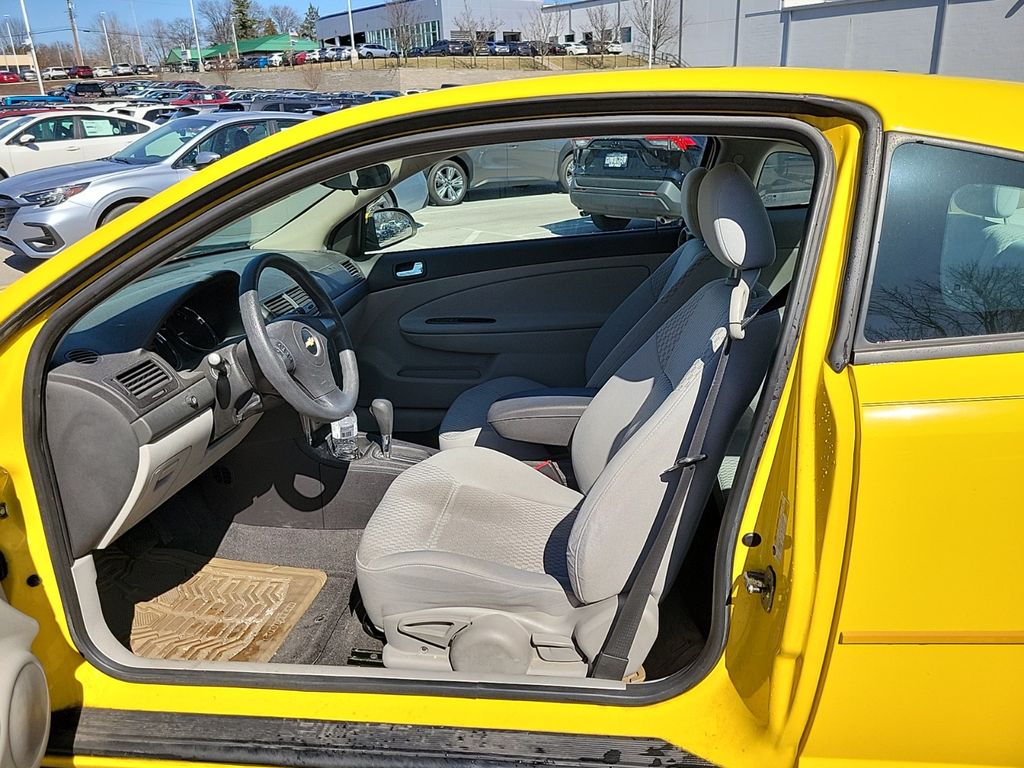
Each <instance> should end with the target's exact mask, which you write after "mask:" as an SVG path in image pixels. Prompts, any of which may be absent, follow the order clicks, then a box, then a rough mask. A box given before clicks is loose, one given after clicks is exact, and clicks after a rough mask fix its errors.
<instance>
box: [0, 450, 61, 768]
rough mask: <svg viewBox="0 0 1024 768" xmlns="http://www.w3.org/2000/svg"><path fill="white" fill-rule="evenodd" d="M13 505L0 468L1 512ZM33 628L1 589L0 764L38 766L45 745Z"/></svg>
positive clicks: (45, 697)
mask: <svg viewBox="0 0 1024 768" xmlns="http://www.w3.org/2000/svg"><path fill="white" fill-rule="evenodd" d="M14 508H15V500H14V497H13V492H12V489H11V484H10V478H9V477H8V474H7V472H6V471H5V470H3V469H0V511H2V512H3V515H2V516H3V517H5V518H6V517H7V516H8V514H9V513H10V512H11V511H12V510H13V509H14ZM4 576H5V577H6V574H4ZM38 631H39V624H38V623H37V622H36V621H35V619H32V618H30V617H28V616H26V615H25V614H23V613H21V612H20V611H18V610H16V609H15V608H13V607H11V605H10V603H8V601H7V596H6V595H5V594H4V591H3V589H2V588H0V768H38V766H39V764H40V763H41V762H42V759H43V752H44V751H45V749H46V742H47V738H48V736H49V732H50V696H49V692H48V691H47V687H46V676H45V674H44V673H43V668H42V666H41V665H40V664H39V661H38V659H36V657H35V656H34V655H33V654H32V641H33V640H34V639H35V637H36V634H37V633H38Z"/></svg>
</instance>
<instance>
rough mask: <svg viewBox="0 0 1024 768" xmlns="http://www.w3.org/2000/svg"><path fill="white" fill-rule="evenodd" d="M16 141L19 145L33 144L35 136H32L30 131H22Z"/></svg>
mask: <svg viewBox="0 0 1024 768" xmlns="http://www.w3.org/2000/svg"><path fill="white" fill-rule="evenodd" d="M18 143H19V144H21V145H27V144H35V143H36V137H35V136H33V135H32V134H31V133H23V134H21V136H19V137H18Z"/></svg>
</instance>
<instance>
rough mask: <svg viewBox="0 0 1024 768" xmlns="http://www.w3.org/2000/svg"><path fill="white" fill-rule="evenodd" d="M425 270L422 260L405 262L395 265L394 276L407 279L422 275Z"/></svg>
mask: <svg viewBox="0 0 1024 768" xmlns="http://www.w3.org/2000/svg"><path fill="white" fill-rule="evenodd" d="M426 271H427V270H426V268H425V267H424V266H423V262H422V261H412V262H406V263H404V264H397V265H396V266H395V277H397V278H398V279H399V280H408V279H410V278H413V277H422V276H423V274H424V273H425V272H426Z"/></svg>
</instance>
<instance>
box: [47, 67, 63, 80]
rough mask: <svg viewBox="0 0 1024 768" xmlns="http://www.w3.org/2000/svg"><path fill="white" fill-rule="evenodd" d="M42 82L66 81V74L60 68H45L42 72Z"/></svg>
mask: <svg viewBox="0 0 1024 768" xmlns="http://www.w3.org/2000/svg"><path fill="white" fill-rule="evenodd" d="M42 75H43V80H67V79H68V73H67V71H66V70H64V69H61V68H60V67H47V68H46V69H44V70H43V72H42Z"/></svg>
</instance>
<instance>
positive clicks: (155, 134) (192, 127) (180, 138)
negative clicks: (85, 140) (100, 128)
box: [111, 117, 213, 165]
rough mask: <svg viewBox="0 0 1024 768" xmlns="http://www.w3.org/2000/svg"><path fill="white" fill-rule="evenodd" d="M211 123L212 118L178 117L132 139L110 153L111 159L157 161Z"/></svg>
mask: <svg viewBox="0 0 1024 768" xmlns="http://www.w3.org/2000/svg"><path fill="white" fill-rule="evenodd" d="M212 124H213V121H212V120H204V119H202V118H192V117H182V118H179V119H177V120H174V121H173V122H170V123H165V124H164V125H162V126H160V127H159V128H158V129H156V130H154V131H150V132H149V133H147V134H146V135H145V136H143V137H142V138H140V139H138V140H136V141H133V142H132V143H131V144H129V145H128V146H127V147H125V148H124V149H122V150H121V151H120V152H115V153H114V154H113V155H111V159H112V160H115V161H117V162H122V163H129V164H133V165H148V164H151V163H158V162H160V161H161V160H163V159H165V158H168V157H170V156H171V155H173V154H174V153H175V152H177V151H178V150H179V149H181V147H182V146H183V145H185V144H187V143H188V142H190V141H192V139H194V138H195V137H196V136H198V135H199V134H201V133H202V132H203V131H205V130H207V129H208V128H209V127H210V126H211V125H212Z"/></svg>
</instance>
